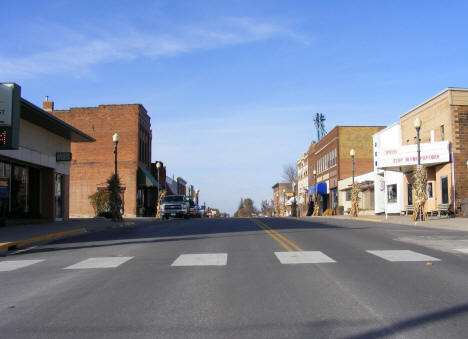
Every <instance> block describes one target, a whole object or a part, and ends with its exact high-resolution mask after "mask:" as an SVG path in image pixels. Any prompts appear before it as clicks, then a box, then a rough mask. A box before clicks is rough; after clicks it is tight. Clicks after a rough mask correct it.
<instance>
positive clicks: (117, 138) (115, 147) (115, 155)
mask: <svg viewBox="0 0 468 339" xmlns="http://www.w3.org/2000/svg"><path fill="white" fill-rule="evenodd" d="M119 139H120V136H119V135H118V134H117V133H115V134H114V135H113V136H112V141H113V142H114V174H115V175H117V144H118V143H119Z"/></svg>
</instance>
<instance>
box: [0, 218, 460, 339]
mask: <svg viewBox="0 0 468 339" xmlns="http://www.w3.org/2000/svg"><path fill="white" fill-rule="evenodd" d="M454 239H456V240H454ZM463 241H465V242H464V243H465V244H466V245H465V247H464V250H465V252H468V250H467V248H468V233H466V232H461V231H449V230H439V229H428V228H422V227H417V228H416V227H412V226H405V225H392V224H385V225H383V224H378V223H373V222H363V221H359V220H345V219H332V218H329V219H325V218H323V219H319V218H315V219H314V218H304V219H291V218H258V219H247V218H245V219H240V218H239V219H236V218H230V219H190V220H170V221H167V222H146V223H144V224H141V225H136V226H135V227H124V228H118V229H109V230H105V231H100V232H95V233H90V234H85V235H80V236H76V237H72V238H69V239H66V240H61V241H56V242H54V243H49V244H45V245H42V246H38V247H36V248H33V249H30V250H28V251H24V252H19V253H17V254H13V255H9V256H6V257H0V281H1V286H2V287H1V289H0V330H1V333H2V334H1V336H2V337H3V338H64V337H66V338H85V337H86V338H381V337H392V338H466V336H467V333H468V321H467V320H468V265H467V264H468V253H464V252H463V247H461V245H460V244H463ZM460 249H461V250H460Z"/></svg>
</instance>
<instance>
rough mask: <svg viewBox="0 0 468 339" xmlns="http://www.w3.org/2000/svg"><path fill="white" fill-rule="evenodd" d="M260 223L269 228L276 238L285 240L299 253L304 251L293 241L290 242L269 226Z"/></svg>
mask: <svg viewBox="0 0 468 339" xmlns="http://www.w3.org/2000/svg"><path fill="white" fill-rule="evenodd" d="M259 223H261V224H262V225H263V226H265V227H266V228H268V229H269V230H271V231H272V232H273V233H274V234H275V235H276V236H278V237H279V238H281V239H283V240H284V241H286V242H287V243H288V244H289V245H291V246H292V247H293V248H294V249H296V250H297V251H299V252H301V251H302V248H300V247H299V246H297V245H296V244H295V243H293V242H292V241H291V240H289V239H288V238H286V237H285V236H284V235H282V234H280V233H278V232H277V231H276V230H274V229H272V228H271V227H270V226H268V225H267V224H265V223H263V222H261V221H259Z"/></svg>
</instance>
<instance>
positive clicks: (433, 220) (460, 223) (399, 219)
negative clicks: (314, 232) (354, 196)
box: [301, 215, 468, 232]
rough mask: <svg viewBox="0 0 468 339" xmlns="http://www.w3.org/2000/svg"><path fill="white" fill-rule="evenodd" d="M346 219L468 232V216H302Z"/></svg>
mask: <svg viewBox="0 0 468 339" xmlns="http://www.w3.org/2000/svg"><path fill="white" fill-rule="evenodd" d="M322 218H323V219H330V220H333V219H346V220H359V221H369V222H378V223H382V224H398V225H408V226H419V227H430V228H438V229H444V230H456V231H467V232H468V218H460V217H458V218H447V217H442V218H440V219H439V218H438V217H429V218H428V220H426V221H417V222H414V221H411V216H405V215H403V216H400V215H389V216H387V217H385V215H365V216H362V217H357V218H353V217H350V216H347V215H335V216H330V217H323V216H319V217H302V218H301V219H307V220H311V219H317V220H320V219H322Z"/></svg>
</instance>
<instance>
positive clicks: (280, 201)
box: [272, 183, 292, 216]
mask: <svg viewBox="0 0 468 339" xmlns="http://www.w3.org/2000/svg"><path fill="white" fill-rule="evenodd" d="M272 189H273V210H274V211H275V212H276V211H279V210H280V209H281V208H283V207H284V204H285V203H286V201H287V199H288V197H287V196H286V194H288V193H291V192H292V187H291V184H290V183H276V184H275V185H274V186H273V187H272ZM283 190H284V194H283ZM277 216H278V215H277Z"/></svg>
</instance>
